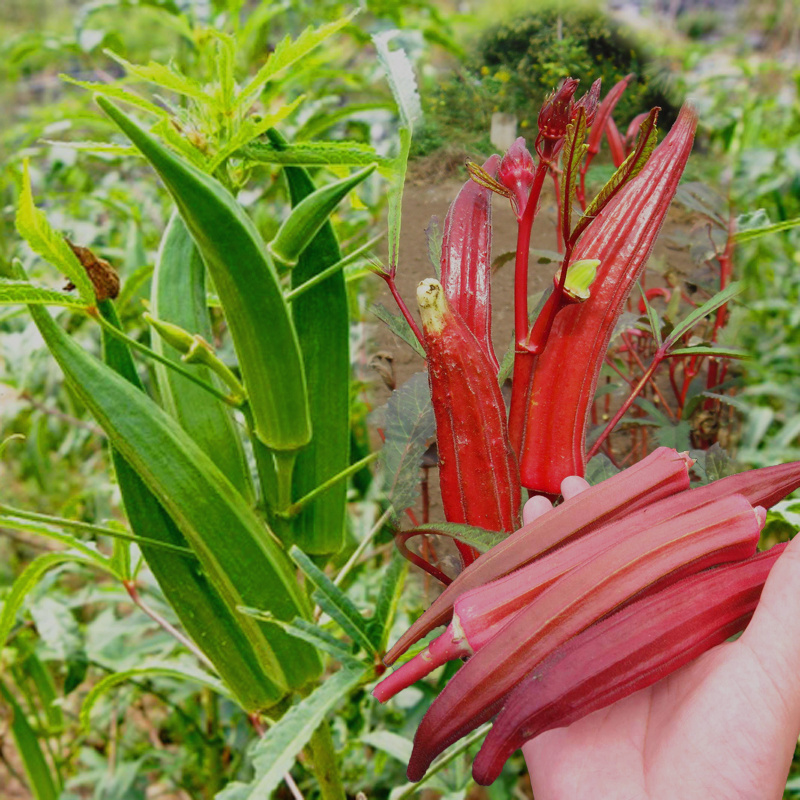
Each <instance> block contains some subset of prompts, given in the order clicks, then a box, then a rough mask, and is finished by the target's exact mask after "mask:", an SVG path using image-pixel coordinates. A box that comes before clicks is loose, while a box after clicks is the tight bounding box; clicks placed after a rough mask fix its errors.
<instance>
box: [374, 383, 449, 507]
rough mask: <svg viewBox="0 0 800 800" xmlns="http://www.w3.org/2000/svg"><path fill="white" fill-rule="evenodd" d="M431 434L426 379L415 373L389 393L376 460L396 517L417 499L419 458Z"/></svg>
mask: <svg viewBox="0 0 800 800" xmlns="http://www.w3.org/2000/svg"><path fill="white" fill-rule="evenodd" d="M435 433H436V420H435V418H434V415H433V404H432V403H431V392H430V387H429V385H428V376H427V373H425V372H418V373H416V374H415V375H412V376H411V377H410V378H409V379H408V380H407V381H406V382H405V383H404V384H403V385H402V386H401V387H400V388H399V389H396V390H395V391H394V392H392V396H391V397H390V398H389V402H388V403H387V404H386V419H385V427H384V437H385V439H384V443H383V449H382V450H381V458H380V460H381V464H382V467H383V476H384V490H385V492H386V496H387V497H388V499H389V502H390V503H391V504H392V506H393V507H394V510H395V513H396V514H398V515H399V514H402V512H403V511H405V510H406V509H407V508H408V507H409V506H411V505H413V504H414V501H415V500H416V498H417V493H418V491H419V479H420V475H419V470H420V465H421V464H422V456H423V455H424V454H425V451H426V450H427V449H428V445H429V443H430V441H431V439H433V437H434V435H435Z"/></svg>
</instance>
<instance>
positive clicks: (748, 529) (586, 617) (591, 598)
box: [408, 495, 766, 780]
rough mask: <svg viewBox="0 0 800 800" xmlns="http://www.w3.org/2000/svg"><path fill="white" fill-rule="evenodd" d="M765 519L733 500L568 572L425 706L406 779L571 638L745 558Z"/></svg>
mask: <svg viewBox="0 0 800 800" xmlns="http://www.w3.org/2000/svg"><path fill="white" fill-rule="evenodd" d="M765 516H766V514H765V513H764V512H763V509H762V510H761V511H760V512H757V511H755V510H754V509H753V507H752V506H751V505H750V504H749V503H748V502H747V500H746V499H745V498H744V497H742V496H741V495H733V496H731V497H727V498H725V499H723V500H719V501H716V502H713V503H707V504H704V505H703V506H701V507H700V508H699V509H693V510H691V511H689V512H687V513H685V514H682V515H680V517H671V518H667V519H665V520H663V521H659V523H658V524H656V525H654V526H653V527H651V528H649V529H644V530H642V531H641V532H640V533H639V534H638V535H637V536H633V537H628V538H626V539H623V540H622V541H620V542H619V543H618V544H616V545H615V546H613V547H609V548H608V549H606V550H605V551H603V552H602V553H600V554H599V555H598V556H596V557H595V558H593V559H591V560H590V561H586V562H584V563H583V564H581V565H580V566H577V567H575V568H574V569H573V570H572V571H570V572H569V573H568V574H567V575H565V576H564V577H563V578H561V579H560V580H558V581H557V582H556V583H554V584H553V585H552V586H550V587H549V588H548V589H546V590H545V591H544V592H543V593H542V594H541V595H539V596H538V597H537V598H535V599H534V600H533V601H532V602H531V603H530V604H529V605H528V606H526V607H525V608H524V609H523V610H522V611H520V612H518V613H517V614H516V615H515V616H513V617H512V618H511V620H510V621H509V622H508V623H507V624H506V625H505V626H504V627H503V628H502V629H501V630H500V631H499V632H498V633H497V634H496V635H495V636H494V637H493V638H492V639H491V640H490V641H489V642H488V643H487V644H486V645H484V646H483V647H482V648H481V649H480V650H478V651H477V652H476V653H475V655H474V656H472V658H470V659H469V660H468V661H467V663H466V664H465V665H464V666H463V667H462V668H461V669H460V670H459V671H458V673H456V675H455V676H454V677H453V678H452V679H451V680H450V682H449V683H448V684H447V686H446V687H445V688H444V690H443V691H442V693H441V694H440V695H439V696H438V697H437V698H436V700H434V702H433V704H432V705H431V707H430V708H429V709H428V712H427V714H426V715H425V717H424V718H423V720H422V722H421V723H420V726H419V728H418V729H417V734H416V736H415V738H414V749H413V751H412V755H411V760H410V761H409V765H408V777H409V779H410V780H420V779H421V778H422V776H423V775H424V774H425V772H426V771H427V769H428V767H429V766H430V763H431V761H432V760H433V759H434V758H435V757H436V756H437V755H439V753H441V752H442V751H443V750H444V749H445V748H446V747H448V746H449V745H450V744H452V743H453V742H455V741H456V740H458V739H460V738H461V737H462V736H465V735H466V734H467V733H469V732H470V731H472V730H474V729H475V728H476V727H478V726H479V725H480V724H481V723H482V722H485V721H486V720H487V719H489V717H490V716H491V715H492V714H493V713H495V711H496V710H497V706H498V703H501V702H502V701H503V698H505V696H506V695H507V694H508V693H509V692H510V691H511V690H512V689H514V687H515V686H516V685H517V684H518V683H519V682H520V681H521V680H522V679H523V678H524V677H525V675H527V674H528V672H530V670H532V669H534V668H535V667H536V666H537V665H538V664H539V663H540V662H541V661H543V660H544V659H545V658H547V657H548V656H549V655H550V654H551V653H553V652H554V651H555V650H556V648H558V647H560V646H561V645H563V644H564V643H565V642H567V641H568V640H569V639H570V638H571V637H573V636H575V635H577V634H579V633H580V632H581V631H583V630H585V629H586V628H588V627H589V626H590V625H592V624H594V623H595V622H597V621H599V620H600V619H602V618H603V617H605V616H606V615H608V614H610V613H611V612H613V611H614V610H615V609H617V608H620V607H621V606H623V605H625V604H627V603H628V602H630V601H631V600H633V599H634V598H636V596H637V595H639V594H640V593H642V592H644V591H646V590H651V591H652V589H653V586H654V585H655V584H657V583H660V584H661V585H662V586H664V585H668V584H669V583H671V582H674V581H676V580H679V579H680V578H682V577H684V576H685V575H687V574H691V573H692V572H695V571H699V570H701V569H705V568H706V567H709V566H713V565H714V564H719V563H725V562H728V561H739V560H741V559H744V558H748V557H750V556H752V555H753V554H754V553H755V550H756V545H757V543H758V537H759V532H760V530H761V526H762V525H763V522H764V518H765Z"/></svg>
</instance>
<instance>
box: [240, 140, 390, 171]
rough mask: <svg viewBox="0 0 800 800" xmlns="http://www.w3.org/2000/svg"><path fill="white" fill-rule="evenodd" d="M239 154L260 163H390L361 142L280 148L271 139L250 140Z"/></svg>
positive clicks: (294, 145)
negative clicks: (262, 140)
mask: <svg viewBox="0 0 800 800" xmlns="http://www.w3.org/2000/svg"><path fill="white" fill-rule="evenodd" d="M241 154H242V155H243V156H244V157H245V158H248V159H250V160H251V161H256V162H259V163H262V164H282V165H283V166H291V167H325V166H329V165H337V166H354V167H366V166H367V165H369V164H378V165H379V166H382V167H383V168H384V169H387V168H388V167H389V166H390V165H391V164H392V163H393V162H392V161H391V159H388V158H386V157H385V156H381V155H378V153H377V151H376V150H375V148H374V147H372V146H371V145H368V144H363V143H362V142H347V141H336V142H295V143H293V144H287V145H286V146H285V147H284V148H283V149H281V148H278V147H276V146H275V145H273V144H272V143H270V142H251V143H250V144H248V145H247V146H246V147H244V148H243V149H242V152H241Z"/></svg>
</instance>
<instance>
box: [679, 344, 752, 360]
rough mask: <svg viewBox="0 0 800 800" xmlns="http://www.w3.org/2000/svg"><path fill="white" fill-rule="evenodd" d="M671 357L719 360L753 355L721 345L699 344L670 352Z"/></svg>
mask: <svg viewBox="0 0 800 800" xmlns="http://www.w3.org/2000/svg"><path fill="white" fill-rule="evenodd" d="M669 354H670V355H671V356H694V355H702V356H716V357H717V358H752V357H753V356H752V353H748V352H747V351H746V350H737V349H736V348H734V347H721V346H720V345H716V344H714V345H704V344H697V345H692V346H690V347H680V348H678V349H677V350H670V352H669Z"/></svg>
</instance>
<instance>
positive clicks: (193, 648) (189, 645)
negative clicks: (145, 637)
mask: <svg viewBox="0 0 800 800" xmlns="http://www.w3.org/2000/svg"><path fill="white" fill-rule="evenodd" d="M122 585H123V586H124V587H125V591H126V592H127V593H128V596H129V597H130V598H131V600H132V601H133V604H134V605H135V606H137V607H138V608H139V609H141V610H142V611H143V612H144V613H145V614H147V616H148V617H150V619H152V620H153V622H155V623H156V624H157V625H159V626H160V627H161V628H163V629H164V630H165V631H166V632H167V633H168V634H169V635H170V636H172V638H173V639H175V640H176V641H178V642H180V643H181V644H182V645H183V646H184V647H185V648H186V649H187V650H189V652H190V653H192V654H193V655H194V656H195V658H197V659H198V661H200V662H201V663H202V664H204V665H205V666H206V667H208V669H210V670H211V672H212V673H213V674H214V675H216V674H217V669H216V667H215V666H214V664H213V662H212V661H211V660H210V659H209V658H208V656H206V654H205V653H204V652H203V651H202V650H201V649H200V648H199V647H198V646H197V645H196V644H195V643H194V642H193V641H192V640H191V639H190V638H189V637H188V636H186V635H185V634H183V633H181V631H179V630H178V629H177V628H176V627H175V626H174V625H173V624H172V623H171V622H170V621H169V620H167V619H164V617H162V616H161V614H159V613H158V612H157V611H156V610H155V609H153V608H150V606H148V605H147V603H145V602H144V600H142V598H141V595H140V594H139V590H138V589H137V588H136V584H135V583H134V582H133V581H123V582H122Z"/></svg>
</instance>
